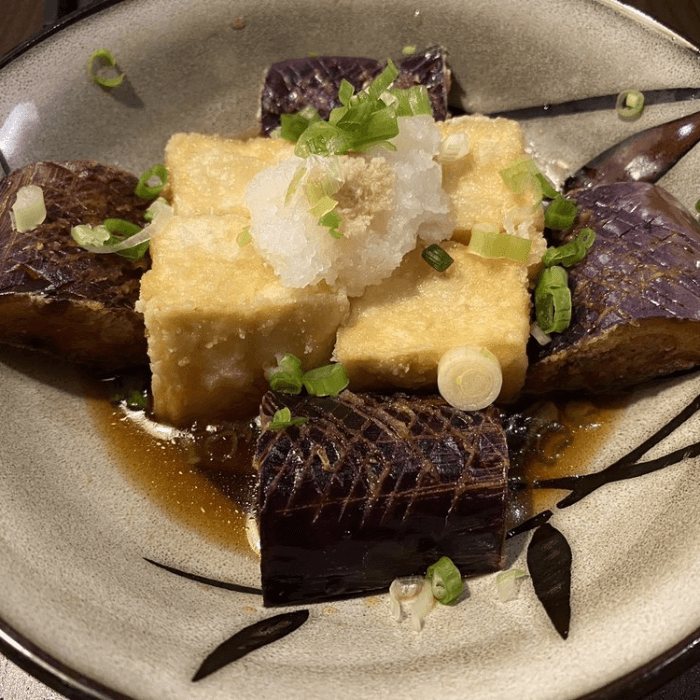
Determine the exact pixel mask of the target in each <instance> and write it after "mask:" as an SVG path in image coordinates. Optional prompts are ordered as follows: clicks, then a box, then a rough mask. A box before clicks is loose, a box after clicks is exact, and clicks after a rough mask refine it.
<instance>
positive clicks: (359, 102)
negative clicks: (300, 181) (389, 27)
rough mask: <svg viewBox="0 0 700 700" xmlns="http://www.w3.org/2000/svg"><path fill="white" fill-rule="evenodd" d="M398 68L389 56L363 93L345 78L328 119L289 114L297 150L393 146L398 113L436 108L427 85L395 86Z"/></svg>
mask: <svg viewBox="0 0 700 700" xmlns="http://www.w3.org/2000/svg"><path fill="white" fill-rule="evenodd" d="M398 74H399V71H398V68H396V66H395V65H394V64H393V63H392V62H391V61H388V63H387V66H386V68H385V69H384V70H383V71H382V72H381V73H380V74H379V75H378V76H377V77H376V78H375V79H374V80H373V81H372V82H371V83H370V84H369V85H368V86H367V87H366V88H365V89H364V90H362V91H361V92H359V93H357V94H355V90H354V88H353V86H352V84H351V83H350V82H348V81H347V80H343V81H342V82H341V84H340V86H339V90H338V99H339V101H340V103H341V106H340V107H336V108H335V109H333V110H332V111H331V113H330V116H329V117H328V121H321V120H320V119H316V118H315V117H314V118H310V116H309V114H302V113H298V114H297V115H289V116H283V117H282V127H281V135H282V136H283V138H287V139H288V140H290V141H296V144H297V147H296V149H295V151H294V152H295V154H296V155H297V156H299V157H301V158H307V157H308V156H312V155H319V156H330V155H342V154H344V153H348V152H356V153H357V152H366V151H368V150H370V149H373V148H375V147H377V146H380V147H383V148H389V149H393V148H394V146H393V145H392V144H391V143H390V140H391V139H392V138H394V137H395V136H396V135H397V134H398V133H399V127H398V123H397V118H398V117H403V116H415V115H417V114H432V107H431V104H430V97H429V95H428V92H427V90H426V89H425V87H423V86H420V85H418V86H414V87H411V88H409V89H407V90H398V89H390V86H391V84H392V83H393V82H394V80H396V77H397V76H398Z"/></svg>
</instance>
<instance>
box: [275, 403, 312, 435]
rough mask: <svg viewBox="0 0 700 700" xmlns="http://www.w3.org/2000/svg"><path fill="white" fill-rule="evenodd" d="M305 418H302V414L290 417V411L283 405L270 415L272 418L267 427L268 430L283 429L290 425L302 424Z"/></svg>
mask: <svg viewBox="0 0 700 700" xmlns="http://www.w3.org/2000/svg"><path fill="white" fill-rule="evenodd" d="M307 420H308V418H304V417H302V416H297V417H296V418H292V412H291V411H290V410H289V408H287V407H286V406H285V407H284V408H280V410H279V411H276V412H275V415H274V416H272V420H271V421H270V423H269V425H268V426H267V427H268V428H269V429H270V430H284V429H285V428H289V427H290V426H292V425H304V423H306V421H307Z"/></svg>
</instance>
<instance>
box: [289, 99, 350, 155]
mask: <svg viewBox="0 0 700 700" xmlns="http://www.w3.org/2000/svg"><path fill="white" fill-rule="evenodd" d="M350 87H352V86H350ZM318 121H321V116H320V115H319V113H318V111H317V110H316V109H315V108H314V107H311V106H306V107H304V108H303V109H301V110H300V111H298V112H296V113H294V114H283V115H282V116H281V117H280V136H281V137H282V138H283V139H285V140H286V141H291V142H292V143H296V142H297V141H298V139H299V137H300V136H301V135H302V134H303V133H304V131H305V130H306V129H307V128H308V126H309V124H313V122H318Z"/></svg>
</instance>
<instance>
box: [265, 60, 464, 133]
mask: <svg viewBox="0 0 700 700" xmlns="http://www.w3.org/2000/svg"><path fill="white" fill-rule="evenodd" d="M384 68H385V64H384V63H381V62H380V61H376V60H375V59H373V58H361V57H359V58H358V57H350V56H313V57H311V56H309V57H306V58H294V59H289V60H287V61H281V62H279V63H273V64H272V66H270V68H269V69H268V71H267V73H266V75H265V81H264V85H263V91H262V98H261V116H260V125H261V132H262V134H263V135H265V136H268V135H269V134H270V133H271V132H272V131H274V130H275V129H276V128H277V127H279V125H280V117H281V115H282V114H294V113H295V112H299V111H300V110H302V109H303V108H304V107H308V106H311V107H314V108H315V109H316V110H317V111H318V113H319V114H320V116H321V118H322V119H328V117H329V115H330V113H331V110H332V109H334V108H335V107H339V106H340V100H339V99H338V88H339V87H340V83H341V81H342V80H347V81H348V82H349V83H351V84H352V86H353V87H354V88H355V92H358V91H360V90H362V89H363V88H365V87H367V85H368V84H369V83H370V82H371V81H372V80H373V79H374V78H376V77H377V76H378V75H379V74H380V73H381V72H382V70H383V69H384ZM397 68H398V69H399V75H398V77H397V78H396V81H395V82H394V86H395V87H398V88H402V89H405V88H409V87H413V86H414V85H423V86H425V87H426V88H427V90H428V94H429V95H430V101H431V104H432V107H433V116H434V117H435V119H438V120H444V119H446V118H447V117H448V116H449V115H448V108H447V98H448V93H449V91H450V75H451V74H450V71H449V68H448V66H447V56H446V53H445V51H444V49H442V48H441V47H440V46H433V47H430V48H428V49H425V50H424V51H421V52H418V53H416V54H414V55H412V56H408V57H407V58H404V59H402V60H401V61H399V62H398V63H397Z"/></svg>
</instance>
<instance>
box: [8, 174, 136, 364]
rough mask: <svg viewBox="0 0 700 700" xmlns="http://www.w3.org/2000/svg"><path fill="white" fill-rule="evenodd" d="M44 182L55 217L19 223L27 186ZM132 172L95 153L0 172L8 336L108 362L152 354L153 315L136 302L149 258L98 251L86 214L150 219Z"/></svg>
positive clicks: (93, 220) (71, 356)
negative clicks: (77, 235) (84, 239)
mask: <svg viewBox="0 0 700 700" xmlns="http://www.w3.org/2000/svg"><path fill="white" fill-rule="evenodd" d="M30 184H31V185H38V186H39V187H41V189H42V190H43V193H44V201H45V204H46V212H47V215H46V220H45V221H44V223H42V224H40V225H39V226H37V227H36V228H34V229H32V230H31V231H27V232H25V233H18V232H17V231H16V230H15V229H14V227H13V225H12V220H11V217H10V210H11V207H12V205H13V204H14V202H15V198H16V195H17V191H18V190H19V188H20V187H22V186H24V185H30ZM136 184H137V179H136V177H134V176H133V175H131V174H130V173H126V172H124V171H121V170H117V169H116V168H111V167H109V166H105V165H101V164H99V163H96V162H94V161H72V162H60V163H59V162H42V163H34V164H32V165H28V166H27V167H25V168H22V169H21V170H16V171H14V172H12V173H10V174H9V175H8V176H7V177H5V178H4V179H3V180H1V181H0V342H3V343H8V344H10V345H16V346H20V347H28V348H33V349H37V350H42V351H46V352H50V353H52V354H55V355H60V356H61V357H63V358H65V359H68V360H72V361H75V362H79V363H85V364H88V365H90V366H92V367H95V368H98V369H116V368H121V367H128V366H130V365H136V364H145V363H146V362H147V361H148V360H147V354H146V340H145V330H144V325H143V318H142V317H141V315H140V314H138V313H137V312H136V311H135V310H134V304H135V303H136V300H137V299H138V295H139V285H140V279H141V275H142V274H143V272H145V270H146V269H147V267H148V259H144V260H139V261H136V262H134V261H130V260H127V259H126V258H124V257H122V256H120V255H95V254H93V253H88V252H87V251H86V250H84V249H83V248H81V247H80V246H79V245H78V244H77V243H75V242H74V241H73V239H72V238H71V235H70V230H71V228H72V227H73V226H76V225H78V224H92V225H96V224H101V223H102V222H103V221H104V220H105V219H107V218H118V219H125V220H127V221H130V222H132V223H135V224H138V225H140V226H143V225H144V219H143V214H144V211H145V210H146V208H147V207H148V205H149V202H147V201H145V200H143V199H140V198H139V197H137V196H136V195H135V194H134V189H135V187H136Z"/></svg>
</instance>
